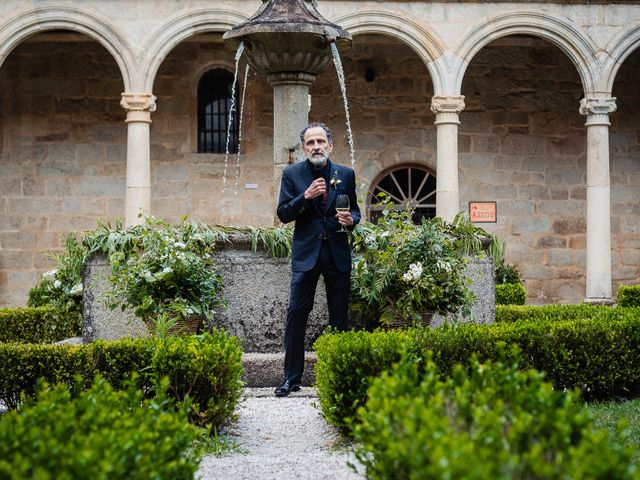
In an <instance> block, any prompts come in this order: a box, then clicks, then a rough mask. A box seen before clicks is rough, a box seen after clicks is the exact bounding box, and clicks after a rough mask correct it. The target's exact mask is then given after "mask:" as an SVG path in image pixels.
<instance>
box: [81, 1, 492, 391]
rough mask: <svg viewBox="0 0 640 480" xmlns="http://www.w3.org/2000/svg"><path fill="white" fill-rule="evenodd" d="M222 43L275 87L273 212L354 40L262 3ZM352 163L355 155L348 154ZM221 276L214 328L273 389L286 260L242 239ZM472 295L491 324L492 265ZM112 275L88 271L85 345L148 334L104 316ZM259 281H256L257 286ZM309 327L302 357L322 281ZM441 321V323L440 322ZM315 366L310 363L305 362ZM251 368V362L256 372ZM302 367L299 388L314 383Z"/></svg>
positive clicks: (312, 8) (289, 4) (99, 261)
mask: <svg viewBox="0 0 640 480" xmlns="http://www.w3.org/2000/svg"><path fill="white" fill-rule="evenodd" d="M223 38H224V39H225V40H227V41H228V42H231V43H232V44H236V45H238V46H239V45H240V44H241V43H242V44H243V47H244V52H245V54H246V55H247V59H248V62H249V64H250V65H251V66H252V67H253V68H254V69H255V70H256V71H258V72H259V73H261V74H264V75H266V77H267V79H268V81H269V82H270V83H271V85H272V86H273V95H274V102H273V105H274V112H273V117H274V125H273V162H274V174H273V184H272V185H273V194H272V198H273V201H274V207H273V211H274V212H275V210H276V209H275V202H276V201H277V195H278V191H279V187H280V179H281V176H282V171H283V170H284V168H285V167H286V166H287V164H289V163H292V162H293V161H294V158H295V157H296V156H297V155H296V153H299V152H300V139H299V135H300V131H301V130H302V128H304V127H305V126H306V125H307V123H308V121H309V119H308V111H309V110H308V108H309V107H308V105H309V87H310V86H311V84H312V83H313V81H314V80H315V78H316V76H317V75H318V74H319V73H320V72H321V71H322V69H323V68H325V67H326V65H327V64H328V63H329V62H330V61H331V59H332V52H331V49H330V48H329V47H330V45H331V44H332V43H335V42H339V41H349V40H350V39H351V35H350V34H349V33H348V32H346V31H344V30H343V29H342V28H340V27H339V26H338V25H335V24H333V23H330V22H328V21H327V20H325V19H324V18H323V17H322V16H321V15H320V14H319V13H318V11H317V9H316V2H315V0H311V1H309V0H263V4H262V6H261V8H260V9H259V10H258V12H257V13H256V14H255V15H254V16H253V17H251V18H250V19H249V20H247V21H246V22H244V23H242V24H240V25H238V26H236V27H234V28H232V29H231V30H229V31H228V32H227V33H225V35H224V37H223ZM352 157H353V154H352ZM217 264H218V270H219V272H220V274H221V275H222V277H223V278H224V282H225V290H224V292H223V294H224V296H225V298H227V299H228V302H229V304H228V306H227V308H225V309H224V310H222V311H220V312H218V314H217V315H216V318H215V321H214V324H213V325H212V326H215V327H223V328H225V329H226V330H227V331H229V332H230V333H232V334H234V335H237V336H238V337H240V338H241V339H242V340H243V342H244V345H243V346H244V350H245V352H254V353H253V354H251V355H254V356H256V357H255V358H254V357H251V355H247V359H245V379H246V381H247V383H248V384H249V385H250V386H275V385H278V384H279V382H280V380H281V378H280V377H281V374H282V362H283V355H282V354H281V353H282V351H283V339H284V324H285V319H286V309H287V305H288V296H289V281H290V278H291V272H290V266H289V261H288V259H274V258H271V257H270V256H269V255H268V254H267V253H266V252H264V251H259V252H253V251H252V250H251V246H250V240H249V238H248V236H247V237H242V236H241V235H240V236H237V237H236V238H234V239H233V242H232V243H231V244H227V243H223V244H220V245H218V253H217ZM468 274H469V276H470V277H471V278H472V279H473V282H472V283H473V284H472V291H473V292H474V294H475V296H476V299H477V300H476V306H475V307H474V308H475V310H476V311H475V312H474V315H475V321H478V322H482V323H485V322H491V321H493V306H494V305H495V301H494V290H493V289H494V287H493V264H492V261H491V259H487V261H483V262H481V263H480V264H475V265H470V269H469V271H468ZM109 275H110V267H109V263H108V261H107V259H106V258H104V257H96V258H94V259H92V260H90V261H89V262H88V263H87V265H86V266H85V273H84V293H83V302H84V309H83V310H84V314H83V317H84V328H83V339H84V341H85V342H87V341H92V340H95V339H97V338H103V339H116V338H121V337H124V336H140V335H145V334H148V333H147V328H146V326H145V325H144V324H143V323H142V321H141V320H139V319H137V318H135V316H134V315H133V313H132V312H130V311H129V312H120V311H113V312H112V311H109V310H108V309H107V308H106V307H105V306H104V305H103V303H102V302H101V301H100V298H101V297H102V292H104V291H105V290H106V288H107V287H108V277H109ZM258 279H259V281H257V280H258ZM315 305H316V307H315V308H314V310H313V312H312V313H311V315H310V317H309V322H308V327H307V349H310V348H311V345H312V344H313V341H314V340H315V339H316V338H317V337H318V335H319V334H320V333H321V332H322V329H323V328H324V327H325V326H326V325H327V323H328V318H327V317H328V315H327V307H326V296H325V293H324V285H323V283H322V281H320V283H319V285H318V289H317V292H316V298H315ZM440 320H441V319H440ZM306 358H307V360H308V361H312V359H313V356H311V355H307V356H306ZM251 362H254V363H253V364H252V363H251ZM312 375H313V368H312V367H311V366H310V365H307V367H306V368H305V377H304V378H303V382H304V383H305V384H310V383H311V382H312V381H313V377H312Z"/></svg>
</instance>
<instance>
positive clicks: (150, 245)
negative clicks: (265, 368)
mask: <svg viewBox="0 0 640 480" xmlns="http://www.w3.org/2000/svg"><path fill="white" fill-rule="evenodd" d="M104 235H107V238H109V237H108V236H109V235H111V237H112V238H113V239H114V240H115V241H114V242H113V243H114V246H113V248H109V249H108V251H109V252H110V253H109V261H110V264H111V269H112V275H111V278H110V284H111V286H110V288H109V290H108V291H107V302H108V305H109V306H110V307H111V308H116V307H118V306H119V307H121V308H122V309H123V310H124V309H125V308H132V309H133V311H134V313H135V315H136V316H137V317H139V318H141V319H143V320H144V321H145V322H146V323H147V324H149V325H150V326H151V325H152V324H153V326H155V328H156V329H158V330H160V329H163V330H166V329H170V328H173V330H174V331H178V332H179V333H193V332H194V331H195V330H197V329H198V328H199V327H200V326H201V324H202V323H203V321H204V320H205V319H207V320H211V319H212V318H213V312H214V309H215V308H216V307H219V306H221V305H222V304H223V303H224V300H223V298H222V296H221V292H222V286H223V285H222V278H221V277H220V275H218V274H217V272H216V271H215V268H214V257H213V250H214V248H215V241H216V239H217V238H218V235H219V233H218V232H216V231H214V230H213V229H212V228H210V227H208V226H206V225H204V224H199V223H189V222H187V221H186V219H183V222H182V223H181V224H180V225H177V226H170V225H169V224H167V223H164V222H162V221H160V220H157V219H155V218H149V219H147V221H146V223H145V224H144V225H138V226H135V227H131V228H130V229H127V230H126V231H120V232H119V233H118V232H117V231H116V232H114V231H109V230H108V229H107V230H106V231H105V232H103V236H104ZM98 241H99V242H100V243H102V244H105V243H108V242H105V240H104V238H102V239H100V240H98Z"/></svg>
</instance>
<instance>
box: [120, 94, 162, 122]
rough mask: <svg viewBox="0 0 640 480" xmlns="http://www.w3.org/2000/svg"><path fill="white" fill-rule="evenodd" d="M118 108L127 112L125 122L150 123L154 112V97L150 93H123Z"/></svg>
mask: <svg viewBox="0 0 640 480" xmlns="http://www.w3.org/2000/svg"><path fill="white" fill-rule="evenodd" d="M120 106H121V107H122V108H124V109H125V110H126V111H127V120H126V122H148V123H151V113H152V112H155V111H156V96H155V95H153V94H151V93H123V94H122V99H121V100H120Z"/></svg>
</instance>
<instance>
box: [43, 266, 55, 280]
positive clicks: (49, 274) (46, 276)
mask: <svg viewBox="0 0 640 480" xmlns="http://www.w3.org/2000/svg"><path fill="white" fill-rule="evenodd" d="M56 273H58V269H57V268H54V269H53V270H49V271H48V272H44V273H43V274H42V278H44V279H45V280H49V281H53V280H55V278H56Z"/></svg>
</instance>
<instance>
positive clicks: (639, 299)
mask: <svg viewBox="0 0 640 480" xmlns="http://www.w3.org/2000/svg"><path fill="white" fill-rule="evenodd" d="M617 301H618V305H619V306H621V307H640V285H633V286H632V285H620V287H619V288H618V294H617Z"/></svg>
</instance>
